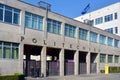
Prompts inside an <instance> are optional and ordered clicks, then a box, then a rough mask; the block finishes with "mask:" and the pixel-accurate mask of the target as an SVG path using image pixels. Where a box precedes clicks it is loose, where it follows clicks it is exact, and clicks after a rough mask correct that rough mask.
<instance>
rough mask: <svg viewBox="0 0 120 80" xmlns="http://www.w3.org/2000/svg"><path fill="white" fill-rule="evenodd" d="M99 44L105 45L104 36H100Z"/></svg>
mask: <svg viewBox="0 0 120 80" xmlns="http://www.w3.org/2000/svg"><path fill="white" fill-rule="evenodd" d="M100 44H106V36H104V35H100Z"/></svg>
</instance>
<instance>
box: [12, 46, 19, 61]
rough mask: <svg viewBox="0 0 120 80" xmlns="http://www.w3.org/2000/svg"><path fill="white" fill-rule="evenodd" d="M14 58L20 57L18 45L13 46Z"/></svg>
mask: <svg viewBox="0 0 120 80" xmlns="http://www.w3.org/2000/svg"><path fill="white" fill-rule="evenodd" d="M12 59H18V48H17V47H13V48H12Z"/></svg>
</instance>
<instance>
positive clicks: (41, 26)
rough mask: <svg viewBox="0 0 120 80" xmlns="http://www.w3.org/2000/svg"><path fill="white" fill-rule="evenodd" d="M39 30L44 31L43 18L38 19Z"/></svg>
mask: <svg viewBox="0 0 120 80" xmlns="http://www.w3.org/2000/svg"><path fill="white" fill-rule="evenodd" d="M37 29H38V30H43V17H40V16H39V17H38V26H37Z"/></svg>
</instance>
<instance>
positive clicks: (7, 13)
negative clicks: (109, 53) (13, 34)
mask: <svg viewBox="0 0 120 80" xmlns="http://www.w3.org/2000/svg"><path fill="white" fill-rule="evenodd" d="M5 22H8V23H11V24H12V8H11V7H8V6H6V7H5Z"/></svg>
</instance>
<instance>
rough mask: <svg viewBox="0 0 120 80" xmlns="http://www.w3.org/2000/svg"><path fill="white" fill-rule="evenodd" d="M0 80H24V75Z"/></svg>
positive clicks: (4, 77)
mask: <svg viewBox="0 0 120 80" xmlns="http://www.w3.org/2000/svg"><path fill="white" fill-rule="evenodd" d="M0 80H24V75H9V76H0Z"/></svg>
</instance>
